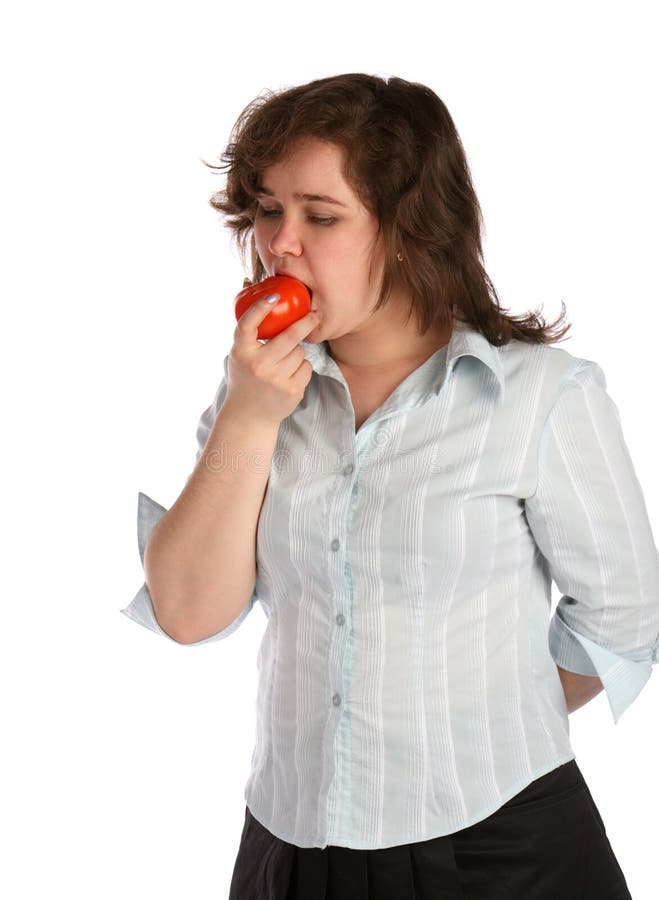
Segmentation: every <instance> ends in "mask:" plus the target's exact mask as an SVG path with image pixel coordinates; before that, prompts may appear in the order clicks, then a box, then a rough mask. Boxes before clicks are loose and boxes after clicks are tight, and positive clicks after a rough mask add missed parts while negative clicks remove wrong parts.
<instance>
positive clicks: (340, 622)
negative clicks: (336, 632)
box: [336, 613, 345, 625]
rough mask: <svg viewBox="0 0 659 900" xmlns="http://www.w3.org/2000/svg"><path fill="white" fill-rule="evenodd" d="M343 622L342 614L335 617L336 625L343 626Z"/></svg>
mask: <svg viewBox="0 0 659 900" xmlns="http://www.w3.org/2000/svg"><path fill="white" fill-rule="evenodd" d="M344 622H345V617H344V615H343V613H339V614H338V616H337V617H336V623H337V625H343V623H344Z"/></svg>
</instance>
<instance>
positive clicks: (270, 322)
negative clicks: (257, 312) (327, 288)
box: [235, 275, 311, 340]
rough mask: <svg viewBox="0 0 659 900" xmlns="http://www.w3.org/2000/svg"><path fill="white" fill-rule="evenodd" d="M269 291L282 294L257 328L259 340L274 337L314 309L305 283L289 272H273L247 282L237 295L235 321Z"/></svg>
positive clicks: (269, 292)
mask: <svg viewBox="0 0 659 900" xmlns="http://www.w3.org/2000/svg"><path fill="white" fill-rule="evenodd" d="M268 294H279V295H280V297H279V300H277V302H276V303H275V304H274V306H273V308H272V311H271V312H269V313H268V315H267V316H266V317H265V319H263V321H262V322H261V323H260V325H259V327H258V331H257V337H258V339H259V340H268V339H269V338H273V337H275V336H276V335H278V334H280V333H281V332H282V331H284V329H285V328H288V326H289V325H292V324H293V322H297V320H298V319H301V318H302V317H303V316H306V315H307V313H308V312H309V310H310V309H311V295H310V294H309V289H308V288H307V286H306V284H304V283H303V282H302V281H298V279H297V278H292V277H291V276H290V275H271V276H270V277H269V278H264V279H263V281H259V282H258V283H257V284H250V285H248V286H247V287H246V288H243V290H242V291H240V293H239V294H237V295H236V299H235V313H236V321H238V320H239V319H240V317H241V316H242V314H243V313H244V312H245V310H246V309H248V308H249V307H250V306H251V305H252V304H253V303H256V302H258V301H259V300H260V299H261V298H262V297H265V296H267V295H268Z"/></svg>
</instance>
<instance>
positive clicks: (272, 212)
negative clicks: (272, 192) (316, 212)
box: [258, 207, 336, 225]
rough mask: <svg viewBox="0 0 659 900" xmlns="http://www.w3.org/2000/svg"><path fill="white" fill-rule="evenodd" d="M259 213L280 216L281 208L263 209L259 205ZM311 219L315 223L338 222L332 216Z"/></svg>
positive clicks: (329, 223) (310, 217)
mask: <svg viewBox="0 0 659 900" xmlns="http://www.w3.org/2000/svg"><path fill="white" fill-rule="evenodd" d="M258 211H259V215H261V216H267V217H269V216H278V215H279V214H280V210H278V209H263V208H262V207H259V210H258ZM309 221H310V222H313V223H314V224H315V225H333V224H334V222H336V219H334V218H333V217H332V216H309Z"/></svg>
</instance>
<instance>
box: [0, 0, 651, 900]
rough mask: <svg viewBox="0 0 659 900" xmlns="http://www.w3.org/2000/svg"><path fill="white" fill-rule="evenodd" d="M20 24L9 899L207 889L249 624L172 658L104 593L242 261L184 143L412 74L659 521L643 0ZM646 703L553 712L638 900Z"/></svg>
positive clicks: (248, 674)
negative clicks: (271, 100)
mask: <svg viewBox="0 0 659 900" xmlns="http://www.w3.org/2000/svg"><path fill="white" fill-rule="evenodd" d="M429 10H432V17H431V16H430V13H429ZM6 16H7V13H5V18H4V24H3V30H2V36H1V37H0V67H1V72H0V74H1V75H2V85H3V98H2V122H3V129H2V130H3V133H4V138H2V139H1V143H0V152H1V154H2V165H1V166H0V178H1V179H2V182H1V184H0V188H1V195H0V196H1V198H2V249H3V257H4V261H3V263H2V266H1V267H0V268H1V271H0V278H1V279H2V282H3V284H2V297H3V304H2V309H3V316H2V318H3V322H2V325H3V327H2V354H1V358H2V362H1V365H2V389H3V418H4V424H5V425H6V426H8V427H6V428H5V429H3V433H4V439H3V448H4V451H5V452H4V462H3V466H2V474H3V491H2V498H3V501H4V502H3V508H4V515H3V517H2V520H3V542H2V543H3V551H4V552H3V559H4V563H3V566H2V574H3V581H4V582H5V584H4V587H3V590H2V603H3V606H2V609H3V622H2V626H3V627H2V654H1V660H2V661H1V666H2V670H1V672H0V674H1V675H2V684H3V692H2V694H3V711H2V725H3V732H4V735H5V737H4V738H3V743H2V756H3V761H2V776H3V784H2V820H3V821H2V827H3V830H4V835H3V839H2V849H3V853H2V855H3V864H2V867H1V868H0V890H1V891H2V894H3V896H6V897H10V898H11V900H23V898H37V897H39V898H41V897H51V896H53V895H54V894H57V895H60V894H61V895H62V896H67V897H69V898H71V900H73V898H76V900H77V898H80V900H82V898H85V900H87V898H91V897H93V898H95V900H104V898H113V900H115V898H122V900H138V898H139V900H150V898H158V900H170V898H172V900H173V898H176V900H183V898H185V900H188V898H195V900H205V898H208V900H211V898H213V900H218V898H225V897H226V896H227V895H228V888H229V883H230V879H231V873H232V870H233V864H234V860H235V854H236V852H237V848H238V842H239V839H240V833H241V830H242V826H243V821H244V810H245V803H244V799H243V789H244V785H245V782H246V780H247V777H248V774H249V765H250V760H251V755H252V750H253V740H254V727H255V701H256V675H257V671H256V653H257V650H258V646H259V643H260V639H261V636H262V633H263V629H264V625H265V617H264V615H263V612H262V610H261V608H260V607H259V606H258V605H257V606H256V607H255V609H254V610H253V611H252V614H251V615H250V616H249V617H248V619H247V620H246V621H245V623H244V624H243V625H242V626H241V628H240V629H239V630H238V632H236V633H235V634H234V635H231V636H230V639H228V640H226V641H222V642H219V643H211V644H209V645H204V646H202V647H197V648H189V647H185V646H179V645H177V644H174V643H173V642H170V641H167V640H166V639H163V638H160V637H158V636H156V635H155V634H153V633H152V632H150V631H148V630H147V629H145V628H142V627H140V626H138V625H135V624H134V623H132V622H130V621H129V620H128V619H127V618H126V617H125V616H123V615H121V614H120V612H119V610H120V608H123V607H125V606H126V605H127V604H128V603H129V602H130V600H131V599H132V598H133V596H134V595H135V593H136V591H137V590H138V588H139V587H140V585H141V584H142V581H143V572H142V568H141V565H140V561H139V556H138V551H137V539H136V511H137V493H138V491H140V490H141V491H144V492H145V493H147V494H149V495H150V496H151V497H153V498H154V499H156V500H157V501H158V502H160V503H161V504H162V505H163V506H166V507H167V508H169V507H170V506H171V504H172V503H173V502H174V500H175V499H176V497H177V496H178V494H179V493H180V491H181V490H182V488H183V486H184V483H185V480H186V478H187V476H188V474H189V473H190V472H191V471H192V468H193V466H194V460H195V454H196V449H197V448H196V440H195V432H196V427H197V423H198V419H199V416H200V415H201V412H202V411H203V410H204V409H205V408H206V407H207V406H208V405H209V404H210V403H211V401H212V399H213V396H214V393H215V390H216V387H217V385H218V384H219V381H220V379H221V377H222V360H223V358H224V356H225V355H226V354H227V353H228V352H229V350H230V347H231V343H232V340H233V329H234V326H235V320H234V318H233V298H234V295H235V294H236V292H237V291H238V290H240V288H241V287H242V279H243V277H244V274H245V273H244V272H243V270H242V267H241V265H240V262H239V258H238V253H237V250H235V249H232V247H231V245H230V241H229V237H228V232H226V231H224V230H223V228H222V226H221V223H220V220H219V217H218V214H217V213H216V212H214V211H213V210H212V209H211V207H210V206H209V205H208V203H207V200H208V197H209V195H210V194H211V193H212V192H213V191H214V190H217V189H218V188H219V187H220V186H221V185H220V179H221V178H222V176H219V175H215V174H213V173H211V171H210V170H209V169H208V168H206V167H205V166H204V165H203V164H202V162H200V157H201V158H204V159H206V160H207V161H209V162H217V158H218V156H219V154H220V153H221V152H222V150H223V149H224V147H225V145H226V142H227V140H228V138H229V134H230V131H231V128H232V126H233V123H234V121H235V119H236V117H237V116H238V114H239V113H240V111H241V110H242V109H243V108H244V107H245V106H246V105H247V103H248V102H249V101H250V100H251V99H252V98H253V97H255V96H256V95H257V94H259V93H260V92H261V91H263V90H265V89H266V88H270V89H275V90H276V89H279V88H282V87H287V86H291V85H293V84H300V83H303V82H306V81H309V80H311V79H313V78H320V77H324V76H326V75H333V74H338V73H340V72H357V71H361V72H367V73H370V74H377V75H382V76H391V75H397V76H399V77H402V78H405V79H407V80H411V81H420V82H423V83H425V84H427V85H429V86H430V87H431V88H432V89H433V90H435V91H436V93H438V94H439V96H440V97H441V98H442V99H443V100H444V102H445V103H446V104H447V106H448V108H449V110H450V112H451V114H452V116H453V118H454V121H455V123H456V125H457V127H458V130H459V132H460V134H461V137H462V140H463V143H464V146H465V148H466V151H467V154H468V158H469V162H470V165H471V169H472V174H473V177H474V182H475V187H476V191H477V193H478V196H479V198H480V201H481V204H482V207H483V213H484V217H485V224H486V228H487V232H486V235H485V264H486V268H487V271H488V272H489V274H490V276H491V278H492V280H493V282H494V284H495V287H496V288H497V291H498V292H499V295H500V297H501V299H502V303H503V304H504V306H505V307H507V308H508V309H510V310H511V311H512V312H513V313H514V314H518V313H521V312H525V311H527V310H531V309H536V310H537V309H539V308H540V307H541V306H542V312H543V315H544V316H545V318H546V319H547V320H550V321H553V319H555V318H556V316H557V315H558V314H559V313H560V304H561V300H564V301H565V303H566V306H567V314H568V319H569V321H571V322H573V327H572V330H571V332H569V335H570V336H569V338H568V339H567V340H566V341H564V342H562V343H560V344H559V345H557V346H560V347H562V348H564V349H567V350H568V351H569V352H571V353H572V354H574V355H577V356H582V357H585V358H588V359H592V360H595V361H597V362H598V363H599V364H600V365H601V366H602V368H603V370H604V372H605V374H606V377H607V386H608V390H609V393H610V395H611V396H612V398H613V399H614V400H615V402H616V403H617V405H618V408H619V411H620V415H621V421H622V425H623V430H624V434H625V437H626V441H627V445H628V447H629V450H630V454H631V457H632V459H633V461H634V464H635V468H636V473H637V475H638V478H639V481H640V483H641V485H642V487H643V490H644V494H645V498H646V504H647V508H648V513H649V515H650V520H651V522H652V523H653V528H654V531H655V534H656V532H657V531H658V530H659V482H658V479H657V474H656V443H655V437H656V431H655V428H656V422H655V414H656V410H657V405H656V389H657V378H656V362H657V360H656V340H655V333H656V329H657V327H658V326H659V317H658V316H657V302H658V300H659V295H658V290H657V277H656V260H657V252H656V246H657V228H656V209H657V203H658V200H659V196H658V190H657V175H656V160H657V159H658V158H659V147H658V146H657V136H656V109H657V94H656V84H657V78H658V75H659V73H658V72H657V63H656V59H657V56H656V40H657V34H656V30H655V29H654V28H653V27H651V23H652V21H653V17H654V10H653V4H651V3H649V2H648V3H641V2H629V0H626V2H625V3H602V2H597V3H596V2H574V0H572V2H569V3H568V2H561V3H557V2H552V3H544V4H540V3H533V4H530V3H522V2H519V3H512V2H508V3H505V2H497V3H486V2H483V3H476V2H462V3H460V4H457V3H451V4H442V3H434V4H428V5H426V4H425V3H424V4H422V3H420V2H406V3H405V4H403V5H402V6H400V7H397V6H390V5H388V4H386V3H383V2H380V3H377V4H372V5H370V4H357V3H355V2H350V3H344V2H332V3H328V4H309V3H291V2H289V3H286V2H281V3H268V4H258V3H251V4H243V3H238V4H233V5H225V4H220V3H219V2H216V3H210V2H188V3H186V4H183V3H179V4H173V3H170V2H158V3H156V2H145V0H130V2H126V0H114V2H112V3H105V4H100V3H89V2H77V3H74V2H71V0H69V2H59V3H49V4H46V3H43V2H42V3H29V2H25V3H22V4H20V6H18V5H17V6H16V7H15V8H14V11H13V12H12V13H10V14H9V19H7V18H6ZM556 599H557V597H556V598H555V602H556ZM658 699H659V681H658V680H657V677H656V675H655V677H654V678H653V679H651V680H650V682H649V683H648V684H647V685H646V687H645V688H644V690H643V692H642V693H641V695H640V696H639V697H638V699H637V700H636V701H635V702H634V704H633V705H632V706H631V707H630V708H629V709H628V710H627V711H626V712H625V714H624V715H623V717H622V719H621V721H620V722H619V724H618V725H614V724H613V720H612V717H611V713H610V711H609V707H608V703H607V700H606V698H605V696H604V694H600V695H599V696H598V697H597V698H596V699H595V700H593V701H592V702H591V703H590V704H589V705H588V706H586V707H584V708H582V709H581V710H579V711H577V712H576V713H574V714H573V715H572V716H571V717H570V725H571V738H572V743H573V748H574V750H575V754H576V757H577V761H578V764H579V766H580V768H581V771H582V772H583V774H584V776H585V777H586V780H587V782H588V784H589V786H590V788H591V791H592V793H593V796H594V798H595V800H596V802H597V804H598V807H599V810H600V812H601V814H602V816H603V819H604V821H605V824H606V826H607V832H608V835H609V838H610V840H611V842H612V845H613V847H614V850H615V851H616V854H617V857H618V859H619V862H620V864H621V866H622V868H623V871H624V872H625V875H626V877H627V880H628V884H629V887H630V890H631V893H632V896H633V897H634V900H653V898H655V897H656V895H657V884H656V810H657V808H659V787H658V786H657V777H656V763H655V760H656V746H657V736H658V726H657V715H656V711H657V700H658ZM653 819H654V821H653ZM653 831H654V832H655V833H654V834H653Z"/></svg>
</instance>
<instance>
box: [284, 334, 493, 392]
mask: <svg viewBox="0 0 659 900" xmlns="http://www.w3.org/2000/svg"><path fill="white" fill-rule="evenodd" d="M302 346H303V349H304V352H305V356H306V358H307V359H308V360H309V362H310V363H311V367H312V368H313V370H314V372H317V373H318V374H319V375H329V376H330V377H332V378H337V377H339V378H340V377H341V375H340V369H339V367H338V366H337V365H336V363H335V362H334V360H333V359H332V357H331V356H330V355H329V352H328V345H327V343H326V341H323V342H322V343H320V344H313V343H310V342H309V343H308V342H306V341H302ZM440 349H442V348H440ZM435 356H437V361H438V363H439V361H440V360H441V361H442V365H441V366H439V368H438V367H437V366H435V367H433V366H432V363H431V360H434V359H435ZM463 356H473V357H475V358H476V359H478V360H480V361H481V363H483V365H484V366H486V367H487V368H488V369H489V371H490V372H491V373H492V374H493V376H494V378H495V379H496V383H497V384H498V386H499V388H500V392H501V397H502V398H503V396H504V393H505V380H504V373H503V365H502V363H501V357H500V354H499V348H498V347H496V346H494V345H493V344H490V342H489V341H488V340H487V338H486V337H485V336H484V335H483V334H481V333H480V331H478V330H477V329H475V328H474V327H473V326H472V325H470V324H469V323H468V322H463V321H462V320H460V319H454V320H453V329H452V332H451V337H450V339H449V342H448V346H447V347H446V356H445V357H444V355H443V354H441V353H437V354H434V355H433V356H432V357H430V358H429V359H428V360H426V362H425V363H423V365H422V366H421V367H420V368H421V369H424V370H425V369H426V368H427V367H428V366H430V370H429V371H428V372H427V374H428V375H430V381H429V382H428V387H429V388H430V389H431V390H433V391H434V392H435V393H438V392H439V389H440V387H441V386H442V383H443V381H444V378H443V377H442V376H443V375H444V364H443V363H444V361H445V364H446V378H447V379H448V378H449V377H451V376H452V373H453V369H454V368H455V366H456V364H457V362H458V360H459V359H460V358H461V357H463Z"/></svg>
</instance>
